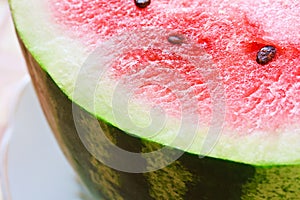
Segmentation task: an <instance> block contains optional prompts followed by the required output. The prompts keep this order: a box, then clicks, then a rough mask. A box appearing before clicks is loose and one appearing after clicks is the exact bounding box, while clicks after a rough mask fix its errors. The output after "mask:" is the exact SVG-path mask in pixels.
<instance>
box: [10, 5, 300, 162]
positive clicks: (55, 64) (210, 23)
mask: <svg viewBox="0 0 300 200" xmlns="http://www.w3.org/2000/svg"><path fill="white" fill-rule="evenodd" d="M298 4H299V3H297V2H295V1H290V2H286V1H284V2H281V1H278V2H275V3H274V2H271V1H267V2H265V3H259V2H256V1H251V2H245V1H237V2H234V3H233V2H230V1H217V2H216V1H197V2H185V1H182V2H177V1H154V2H152V3H151V6H149V7H147V8H145V9H139V8H137V7H136V6H135V5H134V4H133V3H130V2H119V1H101V2H98V1H68V0H65V1H56V0H52V1H39V2H37V1H18V2H17V1H11V8H12V11H13V15H14V19H15V22H16V27H17V30H18V33H19V35H20V37H21V38H22V40H23V41H24V43H25V45H26V47H27V48H28V49H29V51H30V52H31V54H32V55H34V57H35V59H36V60H37V61H38V62H39V63H40V65H41V66H42V67H43V69H44V70H45V71H47V72H48V73H49V75H50V76H51V77H52V79H53V80H54V81H55V82H56V84H57V85H58V86H59V87H60V88H61V90H63V91H64V92H65V94H66V95H67V96H68V97H69V98H71V99H73V100H74V101H75V102H76V103H78V104H79V105H80V106H81V107H83V108H84V109H86V110H87V111H89V112H91V113H92V114H94V115H96V116H97V117H99V118H101V119H103V120H104V121H106V122H108V123H111V124H113V125H114V126H117V127H118V128H120V129H122V130H124V131H126V132H128V133H130V134H134V135H136V136H138V137H142V138H145V139H150V140H153V141H156V142H158V143H161V144H164V145H171V146H173V147H176V148H179V149H182V150H184V151H187V152H190V153H194V154H202V153H203V151H204V150H203V145H205V144H204V143H205V141H206V140H207V139H210V137H211V136H210V135H209V134H208V132H209V130H211V129H214V128H215V129H216V130H214V132H209V133H213V134H218V135H217V136H216V135H215V136H213V138H214V140H215V139H217V140H216V141H215V142H211V145H212V146H211V148H209V152H208V151H207V152H206V153H208V156H211V157H216V158H222V159H229V160H233V161H238V162H244V163H250V164H255V165H269V164H292V163H294V164H296V163H299V159H300V156H299V155H300V154H299V152H300V145H299V144H298V141H299V137H300V136H299V130H300V129H299V124H298V121H299V118H300V113H299V112H300V106H299V100H300V99H299V96H300V84H299V80H300V75H299V70H300V66H299V63H300V57H299V52H300V49H299V37H298V36H299V33H298V31H299V30H300V23H299V19H300V18H299V16H298V15H299V14H298V13H299V12H298V11H299V10H298V8H299V5H298ZM31 10H34V12H30V11H31ZM28 13H31V14H28ZM291 24H293V25H291ZM173 35H175V36H181V37H183V43H182V44H172V43H170V42H169V41H168V37H169V36H173ZM266 45H273V46H274V47H275V48H276V50H277V52H276V56H275V58H274V59H273V60H272V61H271V62H270V63H268V64H266V65H260V64H258V63H257V62H256V54H257V52H258V51H259V50H260V49H261V48H262V47H263V46H266ZM92 52H94V53H95V52H97V53H98V55H96V56H95V55H94V57H93V58H91V56H90V57H89V55H92ZM91 59H93V61H91ZM87 60H88V62H91V63H87ZM87 64H89V65H91V66H87ZM86 67H87V68H88V69H87V68H86ZM86 71H88V73H87V72H86ZM79 79H81V80H79ZM83 82H84V83H83ZM91 85H92V87H91ZM86 87H87V88H89V89H90V90H93V91H92V92H93V95H90V96H88V95H89V94H84V92H83V91H80V95H79V94H78V92H77V93H76V91H77V90H78V91H79V90H80V89H79V88H81V89H83V90H86V89H87V88H86ZM87 91H88V90H87ZM120 91H125V92H123V93H119V92H120ZM86 93H88V92H86ZM120 94H121V95H120ZM126 94H130V95H129V96H127V97H126V98H127V99H126V98H125V96H126ZM116 95H117V96H116ZM122 95H124V98H123V97H122ZM222 98H223V99H222ZM116 99H117V100H120V99H125V100H130V102H129V103H128V102H117V101H116ZM124 105H125V106H127V108H126V109H123V110H126V111H121V110H122V107H123V106H124ZM153 107H157V108H158V107H159V108H160V109H161V110H163V111H160V112H156V114H157V115H163V116H151V114H150V110H151V108H153ZM223 111H224V113H223ZM116 112H117V115H118V117H116V116H115V115H116ZM122 112H123V113H122ZM187 113H192V114H191V116H192V117H191V116H187V115H188V114H187ZM120 115H121V116H120ZM151 117H153V118H152V120H154V121H156V120H155V119H162V118H163V119H165V124H162V125H161V126H162V127H159V129H160V130H157V127H154V129H153V130H149V129H147V131H149V132H146V131H143V130H144V129H145V127H147V126H148V125H149V124H151ZM216 117H217V118H216ZM185 118H187V120H186V121H183V120H184V119H185ZM190 118H193V119H190ZM216 122H219V123H216ZM195 123H196V124H197V125H195ZM182 126H184V127H182ZM189 127H192V128H189ZM182 128H183V129H182ZM221 129H222V130H221ZM187 132H195V133H194V134H193V135H192V136H191V137H186V136H185V134H187ZM178 134H179V135H178ZM180 134H181V135H180ZM149 135H150V136H151V137H148V136H149ZM178 137H179V138H180V137H182V142H175V143H172V141H174V138H178ZM185 139H186V140H189V141H185Z"/></svg>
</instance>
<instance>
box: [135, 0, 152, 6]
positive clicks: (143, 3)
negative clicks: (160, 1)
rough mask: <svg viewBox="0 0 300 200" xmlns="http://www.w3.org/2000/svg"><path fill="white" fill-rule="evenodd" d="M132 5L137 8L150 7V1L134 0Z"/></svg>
mask: <svg viewBox="0 0 300 200" xmlns="http://www.w3.org/2000/svg"><path fill="white" fill-rule="evenodd" d="M134 3H135V5H136V6H137V7H139V8H146V7H147V6H149V5H150V3H151V0H134Z"/></svg>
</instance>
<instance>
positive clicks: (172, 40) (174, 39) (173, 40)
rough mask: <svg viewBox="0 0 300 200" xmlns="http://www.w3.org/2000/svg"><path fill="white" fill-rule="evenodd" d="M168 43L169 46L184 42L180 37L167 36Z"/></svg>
mask: <svg viewBox="0 0 300 200" xmlns="http://www.w3.org/2000/svg"><path fill="white" fill-rule="evenodd" d="M168 42H170V43H171V44H182V43H183V42H184V37H183V36H182V35H169V37H168Z"/></svg>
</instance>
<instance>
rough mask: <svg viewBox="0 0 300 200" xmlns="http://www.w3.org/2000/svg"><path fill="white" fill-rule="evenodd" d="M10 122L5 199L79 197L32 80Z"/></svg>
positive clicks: (65, 199)
mask: <svg viewBox="0 0 300 200" xmlns="http://www.w3.org/2000/svg"><path fill="white" fill-rule="evenodd" d="M12 122H13V123H11V127H10V128H9V130H10V131H8V132H7V134H9V139H8V143H7V144H8V145H7V153H6V162H5V163H6V172H5V174H6V175H7V176H6V179H7V184H6V185H5V190H6V192H5V193H6V196H7V197H6V199H9V200H80V199H81V198H80V195H81V193H82V191H83V189H82V187H81V186H80V184H79V183H78V181H77V178H76V175H75V173H74V171H73V169H72V168H71V166H70V165H69V164H68V162H67V161H66V159H65V158H64V156H63V154H62V152H61V151H60V149H59V147H58V145H57V143H56V141H55V138H54V136H53V134H52V133H51V130H50V128H49V126H48V124H47V122H46V120H45V117H44V115H43V113H42V110H41V108H40V104H39V102H38V100H37V97H36V95H35V92H34V90H33V87H32V85H31V83H27V86H26V87H25V88H24V90H23V91H22V93H21V95H20V98H19V100H18V103H17V108H16V111H15V113H14V117H13V121H12ZM2 174H3V172H2ZM6 199H5V200H6Z"/></svg>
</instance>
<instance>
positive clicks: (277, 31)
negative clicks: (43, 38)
mask: <svg viewBox="0 0 300 200" xmlns="http://www.w3.org/2000/svg"><path fill="white" fill-rule="evenodd" d="M49 3H50V5H51V7H52V11H53V16H54V21H55V22H56V23H58V24H60V25H61V26H62V28H63V29H68V30H70V32H71V33H70V34H74V35H75V36H76V37H77V38H78V39H79V40H81V39H82V38H84V42H86V43H87V44H89V45H95V44H97V43H98V42H101V41H103V40H106V39H107V38H110V37H112V36H114V35H116V34H120V33H121V34H122V32H124V31H125V32H126V31H128V30H133V29H138V28H142V27H160V28H164V29H167V30H170V31H173V32H175V33H180V34H183V35H186V36H188V37H190V38H191V39H192V40H193V41H194V42H196V43H198V44H200V45H201V46H202V47H203V49H204V50H205V51H206V52H207V53H208V54H209V55H211V56H212V61H213V62H214V64H215V66H216V68H217V69H218V72H219V74H220V76H221V77H222V82H223V84H224V85H225V95H226V110H227V115H226V122H227V125H229V126H231V127H233V128H234V129H235V130H238V131H239V132H240V133H251V132H253V131H257V130H258V131H267V132H268V131H269V132H274V131H276V130H277V129H278V128H279V129H280V128H282V125H287V126H290V125H291V124H295V123H296V122H297V121H298V120H299V117H300V105H299V100H300V84H299V80H300V74H299V72H300V66H299V62H300V57H299V55H300V48H299V41H300V37H299V30H300V14H299V12H298V11H299V7H300V3H297V2H296V1H288V2H287V1H276V2H273V1H264V2H261V1H196V2H191V1H153V2H152V4H151V5H150V6H149V7H148V8H147V9H143V10H141V9H138V8H137V7H136V6H135V5H134V3H130V2H123V3H121V2H120V1H82V0H77V1H74V0H72V1H71V0H65V1H55V0H53V1H50V2H49ZM292 24H293V25H292ZM153 34H155V33H153ZM166 37H167V36H166ZM141 39H145V40H147V38H136V40H137V41H139V40H141ZM264 45H274V46H276V48H277V51H278V52H277V55H276V59H274V61H273V62H271V63H270V64H268V65H266V66H261V65H259V64H257V63H256V61H255V59H256V58H255V56H256V53H257V52H258V51H259V49H260V48H261V47H263V46H264ZM151 51H152V50H147V51H142V50H140V49H132V52H129V53H128V54H130V55H126V56H124V55H122V57H121V58H119V60H121V61H119V63H120V64H118V65H117V66H116V67H115V68H114V70H115V71H116V72H115V73H116V74H118V75H119V74H121V75H123V76H124V75H125V76H126V77H128V78H127V81H128V82H130V81H131V80H130V78H131V77H134V79H136V78H137V77H136V76H134V74H136V73H139V71H141V70H142V69H143V67H144V65H146V64H144V63H145V62H147V61H149V60H150V59H152V60H155V62H158V63H159V64H160V65H162V66H163V67H165V68H168V69H170V70H177V71H179V73H181V74H183V76H184V78H185V80H186V82H187V83H189V84H190V86H191V87H194V88H195V91H194V93H195V95H196V96H198V101H199V102H201V105H199V109H200V110H205V111H202V112H201V111H200V114H201V116H207V115H209V114H210V115H211V112H212V111H211V108H210V107H211V106H210V101H209V100H208V99H209V91H207V88H206V89H205V81H204V80H203V78H201V74H200V75H199V74H197V72H195V71H196V70H194V69H193V66H189V65H190V63H188V61H186V62H182V61H180V58H178V57H180V55H177V58H170V57H171V56H165V55H163V54H162V53H157V50H156V49H154V50H153V52H151ZM159 54H161V55H159ZM154 56H156V58H153V57H154ZM178 60H179V61H178ZM164 62H168V64H165V63H164ZM184 65H186V66H184ZM194 67H195V66H194ZM152 71H153V69H152ZM154 71H155V69H154ZM147 74H151V70H150V71H149V70H148V71H147ZM154 74H155V73H154ZM142 76H143V75H142ZM144 76H145V75H144ZM199 77H200V78H199ZM140 78H142V77H140ZM169 81H173V80H172V79H171V78H170V79H169ZM154 88H156V87H154ZM156 89H157V90H159V93H160V94H159V95H158V96H157V97H156V98H153V99H154V100H153V101H154V102H156V103H158V104H160V102H161V100H162V99H165V98H167V101H172V95H169V93H168V92H166V91H164V89H162V88H160V89H158V88H156ZM153 90H155V89H153V88H152V90H151V91H153ZM156 92H157V91H156ZM145 93H146V94H145V96H148V94H149V93H150V91H148V92H145ZM166 96H170V97H166ZM168 98H169V99H168ZM162 101H163V100H162ZM172 102H173V101H172ZM173 104H176V103H175V102H173ZM191 106H195V105H191ZM170 107H171V109H172V108H173V109H174V106H173V105H171V106H170Z"/></svg>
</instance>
